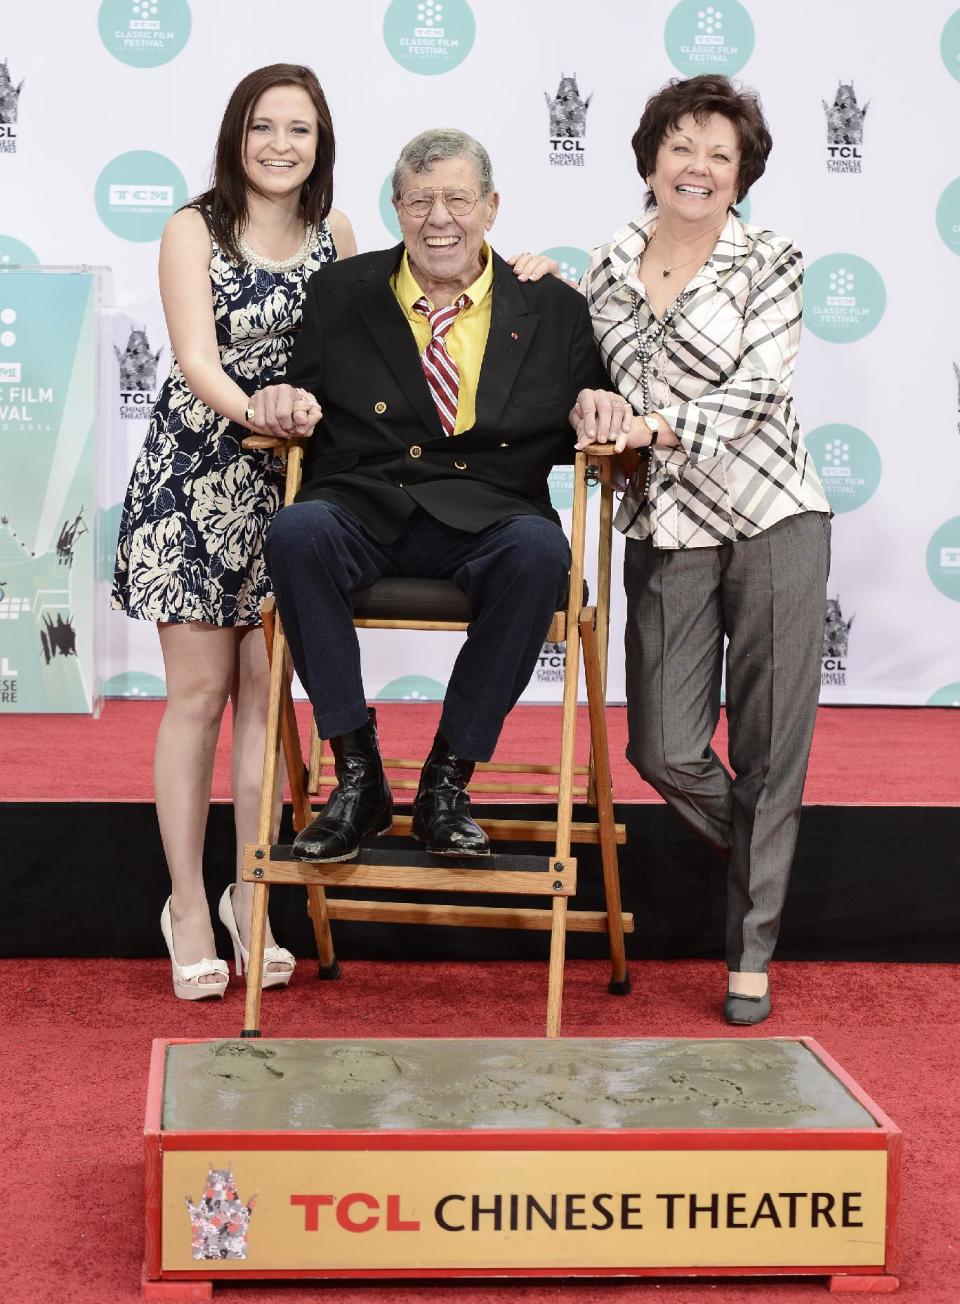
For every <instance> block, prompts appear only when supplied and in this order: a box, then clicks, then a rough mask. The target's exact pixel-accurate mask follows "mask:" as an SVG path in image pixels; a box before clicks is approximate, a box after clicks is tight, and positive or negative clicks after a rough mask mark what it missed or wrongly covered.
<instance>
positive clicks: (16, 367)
mask: <svg viewBox="0 0 960 1304" xmlns="http://www.w3.org/2000/svg"><path fill="white" fill-rule="evenodd" d="M0 383H6V384H11V383H12V384H19V383H20V363H19V362H0Z"/></svg>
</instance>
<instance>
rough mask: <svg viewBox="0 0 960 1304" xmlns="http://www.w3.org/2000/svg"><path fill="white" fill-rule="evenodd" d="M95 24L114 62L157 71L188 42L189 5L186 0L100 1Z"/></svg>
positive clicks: (189, 25)
mask: <svg viewBox="0 0 960 1304" xmlns="http://www.w3.org/2000/svg"><path fill="white" fill-rule="evenodd" d="M97 22H98V27H99V29H100V39H101V40H102V41H103V43H104V45H105V46H106V48H107V49H108V50H109V51H110V53H111V54H112V55H113V57H114V58H115V59H119V60H120V62H121V63H127V64H130V65H131V66H132V67H134V68H159V67H160V65H161V64H164V63H169V62H170V60H171V59H175V58H176V56H177V55H178V54H179V53H180V51H181V50H182V49H183V47H184V46H185V45H186V43H187V41H188V40H189V37H190V27H191V18H190V6H189V4H188V3H187V0H103V4H102V5H101V6H100V14H99V18H98V20H97Z"/></svg>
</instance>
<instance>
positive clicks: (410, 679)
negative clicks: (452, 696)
mask: <svg viewBox="0 0 960 1304" xmlns="http://www.w3.org/2000/svg"><path fill="white" fill-rule="evenodd" d="M446 691H447V690H446V688H445V687H444V686H443V684H441V682H440V680H439V679H431V678H430V677H429V675H401V676H400V678H399V679H391V680H390V682H389V684H384V686H383V687H382V688H381V689H380V692H379V693H378V694H377V701H378V702H441V701H443V695H444V693H445V692H446Z"/></svg>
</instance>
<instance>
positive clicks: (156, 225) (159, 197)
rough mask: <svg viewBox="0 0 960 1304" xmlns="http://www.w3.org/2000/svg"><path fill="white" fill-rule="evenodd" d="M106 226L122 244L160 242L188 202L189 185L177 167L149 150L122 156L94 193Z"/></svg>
mask: <svg viewBox="0 0 960 1304" xmlns="http://www.w3.org/2000/svg"><path fill="white" fill-rule="evenodd" d="M94 198H95V202H96V205H97V212H98V213H99V214H100V220H101V221H102V222H103V224H104V226H106V227H108V228H109V230H111V231H112V232H113V234H114V235H118V236H120V238H121V239H122V240H134V241H139V242H144V241H147V240H159V239H160V234H161V232H162V231H163V228H164V226H165V225H166V222H167V219H168V218H169V217H171V216H172V215H173V214H174V213H175V212H176V211H177V209H178V208H179V207H180V205H181V204H183V203H185V202H186V199H187V183H186V181H184V179H183V173H182V172H181V171H180V169H179V168H178V167H177V165H176V164H175V163H173V162H171V160H170V159H168V158H167V157H166V156H165V155H163V154H154V153H153V151H152V150H149V149H135V150H131V151H130V153H129V154H119V155H118V156H117V157H116V158H115V159H113V160H112V161H111V162H110V163H108V164H107V166H106V167H105V168H104V169H103V171H102V172H101V173H100V175H99V176H98V177H97V185H96V189H95V191H94Z"/></svg>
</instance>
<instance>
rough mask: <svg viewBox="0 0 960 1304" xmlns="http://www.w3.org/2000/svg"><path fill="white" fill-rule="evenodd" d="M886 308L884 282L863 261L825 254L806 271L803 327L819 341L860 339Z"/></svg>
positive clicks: (878, 319) (851, 256)
mask: <svg viewBox="0 0 960 1304" xmlns="http://www.w3.org/2000/svg"><path fill="white" fill-rule="evenodd" d="M886 306H887V291H886V288H885V286H884V284H883V279H882V277H881V276H880V273H879V272H878V271H877V269H876V268H875V267H874V266H873V264H872V263H868V262H867V260H866V259H865V258H859V257H858V256H857V255H856V254H827V255H826V256H825V257H824V258H818V259H817V261H816V262H815V263H812V264H811V265H810V266H809V267H808V268H807V274H806V277H805V279H804V292H803V324H804V325H805V326H806V328H807V330H809V331H812V332H813V334H814V335H818V336H819V337H820V339H822V340H827V341H829V342H830V343H831V344H849V343H850V342H851V341H853V340H862V339H863V337H864V336H865V335H869V334H870V332H871V331H872V330H874V329H875V328H876V327H877V326H878V325H879V323H880V318H881V317H882V316H883V310H884V308H885V307H886Z"/></svg>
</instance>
